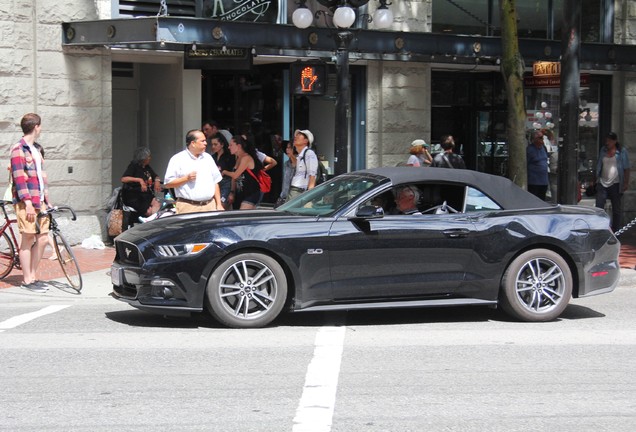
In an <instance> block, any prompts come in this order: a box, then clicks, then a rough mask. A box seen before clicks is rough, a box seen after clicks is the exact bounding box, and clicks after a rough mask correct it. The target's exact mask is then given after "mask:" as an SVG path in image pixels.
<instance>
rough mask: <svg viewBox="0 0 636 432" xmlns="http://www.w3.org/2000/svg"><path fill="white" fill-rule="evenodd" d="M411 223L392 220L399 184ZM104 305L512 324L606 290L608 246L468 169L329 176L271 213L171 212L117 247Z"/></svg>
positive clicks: (250, 321) (574, 221)
mask: <svg viewBox="0 0 636 432" xmlns="http://www.w3.org/2000/svg"><path fill="white" fill-rule="evenodd" d="M403 185H412V186H414V187H416V188H417V190H416V192H418V195H419V199H418V207H419V210H420V212H421V214H414V215H405V214H396V213H399V212H397V211H396V204H395V196H394V192H395V190H396V188H397V187H399V186H403ZM115 246H116V251H117V253H116V257H115V261H114V263H113V266H112V272H111V275H112V276H111V277H112V283H113V296H114V297H115V298H116V299H118V300H122V301H125V302H128V303H130V304H131V305H132V306H134V307H137V308H139V309H142V310H148V311H153V312H158V313H161V314H164V315H170V314H183V313H190V312H200V311H203V310H204V309H206V310H207V311H209V313H210V314H212V316H213V317H214V318H216V319H217V320H218V321H220V322H221V323H223V324H225V325H228V326H231V327H260V326H264V325H267V324H268V323H270V322H271V321H272V320H273V319H274V318H276V317H277V316H278V315H279V314H280V313H281V311H283V310H284V309H286V310H289V311H316V310H338V309H358V308H397V307H423V306H453V305H491V306H495V305H501V307H502V308H503V309H504V310H505V311H506V312H508V313H509V314H510V315H512V316H514V317H516V318H517V319H520V320H524V321H547V320H552V319H555V318H556V317H558V316H559V315H560V314H561V312H563V310H564V309H565V307H566V306H567V304H568V302H569V299H570V297H572V296H574V297H584V296H589V295H594V294H601V293H605V292H610V291H612V290H613V289H614V288H615V286H616V285H617V283H618V279H619V275H620V270H619V264H618V254H619V249H620V243H619V242H618V240H617V239H616V237H615V236H614V235H613V233H612V232H611V230H610V228H609V219H608V217H607V215H606V214H605V213H604V212H603V211H602V210H600V209H596V208H590V207H585V206H564V205H552V204H548V203H545V202H543V201H541V200H540V199H538V198H536V197H535V196H534V195H531V194H529V193H528V192H526V191H524V190H522V189H521V188H519V187H517V186H516V185H514V184H513V183H512V182H510V181H509V180H508V179H505V178H503V177H497V176H491V175H487V174H483V173H478V172H475V171H469V170H452V169H443V168H427V169H417V168H412V167H399V168H378V169H370V170H365V171H358V172H353V173H349V174H345V175H341V176H338V177H336V178H334V179H333V180H331V181H328V182H326V183H323V184H321V185H320V186H319V187H317V188H315V189H313V190H311V191H308V192H305V193H304V194H302V195H301V196H299V197H298V198H296V199H295V200H293V201H291V202H289V203H287V204H285V205H283V206H281V207H279V208H278V209H276V210H254V211H245V210H242V211H234V212H211V213H199V214H189V215H178V216H172V217H167V218H163V219H158V220H155V221H153V222H149V223H145V224H142V225H137V226H135V227H133V228H132V229H129V230H128V231H126V232H124V233H123V234H121V235H120V236H118V237H117V238H116V239H115Z"/></svg>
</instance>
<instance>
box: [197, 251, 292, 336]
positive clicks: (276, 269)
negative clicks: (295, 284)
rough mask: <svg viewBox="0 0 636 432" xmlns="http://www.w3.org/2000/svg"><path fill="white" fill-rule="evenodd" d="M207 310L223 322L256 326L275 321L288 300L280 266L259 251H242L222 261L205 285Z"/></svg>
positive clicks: (240, 326)
mask: <svg viewBox="0 0 636 432" xmlns="http://www.w3.org/2000/svg"><path fill="white" fill-rule="evenodd" d="M206 294H207V301H208V310H209V312H210V314H211V315H212V316H213V317H214V318H215V319H216V320H218V321H219V322H220V323H222V324H224V325H226V326H228V327H234V328H257V327H263V326H265V325H267V324H269V323H270V322H272V321H273V320H274V319H275V318H276V317H277V316H278V315H279V314H280V312H281V310H282V309H283V306H284V304H285V301H286V299H287V278H286V276H285V272H284V271H283V268H282V267H281V265H280V264H279V263H278V262H277V261H276V260H275V259H274V258H272V257H269V256H267V255H263V254H260V253H242V254H239V255H234V256H232V257H230V258H228V259H226V260H225V261H223V262H221V263H220V264H219V265H218V266H217V267H216V269H214V271H213V272H212V275H211V277H210V279H209V280H208V284H207V287H206Z"/></svg>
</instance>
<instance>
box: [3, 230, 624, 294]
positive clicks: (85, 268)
mask: <svg viewBox="0 0 636 432" xmlns="http://www.w3.org/2000/svg"><path fill="white" fill-rule="evenodd" d="M619 240H620V241H621V253H620V256H619V260H620V265H621V279H623V280H634V281H635V282H636V227H634V228H633V229H631V230H628V231H626V232H624V233H623V234H622V235H621V236H620V237H619ZM47 250H49V249H47ZM73 252H74V253H75V257H76V258H77V260H78V262H79V267H80V270H81V271H82V276H83V278H84V289H83V290H82V293H84V292H85V291H86V290H87V288H88V289H91V288H97V287H90V288H89V285H90V284H95V283H97V284H99V285H102V290H103V289H107V292H110V290H111V285H110V277H109V276H108V272H109V271H110V265H111V263H112V262H113V259H114V258H115V249H114V248H113V247H112V246H107V247H106V248H105V249H84V248H82V247H81V246H75V247H73ZM48 256H49V253H48V252H46V253H45V258H44V259H43V260H42V262H41V264H40V267H39V269H38V276H39V277H40V279H41V280H44V281H51V280H56V279H59V280H60V281H62V282H64V281H65V280H66V279H65V278H64V273H63V272H62V269H61V267H60V265H59V264H58V262H57V260H49V259H47V258H48ZM21 283H22V271H20V270H17V269H13V270H12V271H11V273H10V274H9V275H8V276H7V277H6V278H4V279H2V280H0V289H2V288H16V287H17V288H19V287H20V285H21ZM621 284H623V283H621Z"/></svg>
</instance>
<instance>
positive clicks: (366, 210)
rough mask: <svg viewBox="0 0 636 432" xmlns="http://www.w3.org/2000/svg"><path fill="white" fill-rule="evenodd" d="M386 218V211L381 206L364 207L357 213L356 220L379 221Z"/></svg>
mask: <svg viewBox="0 0 636 432" xmlns="http://www.w3.org/2000/svg"><path fill="white" fill-rule="evenodd" d="M383 217H384V209H383V208H382V207H379V206H374V205H367V206H362V207H360V208H359V209H358V211H357V212H356V216H355V218H356V219H379V218H383Z"/></svg>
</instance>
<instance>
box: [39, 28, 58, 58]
mask: <svg viewBox="0 0 636 432" xmlns="http://www.w3.org/2000/svg"><path fill="white" fill-rule="evenodd" d="M37 42H38V50H39V51H55V52H61V51H62V26H61V25H60V23H59V22H58V23H55V24H39V25H38V38H37Z"/></svg>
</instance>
